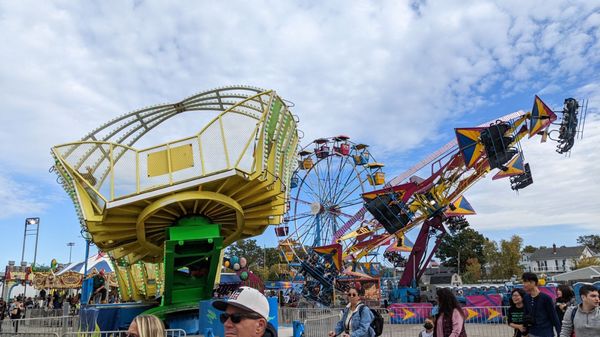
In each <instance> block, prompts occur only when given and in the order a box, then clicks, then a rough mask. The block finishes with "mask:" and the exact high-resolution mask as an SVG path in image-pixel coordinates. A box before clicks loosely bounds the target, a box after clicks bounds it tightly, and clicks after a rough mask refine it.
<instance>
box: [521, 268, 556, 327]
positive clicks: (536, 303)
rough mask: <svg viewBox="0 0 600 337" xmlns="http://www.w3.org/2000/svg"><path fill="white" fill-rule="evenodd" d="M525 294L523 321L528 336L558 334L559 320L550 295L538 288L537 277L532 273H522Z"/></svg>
mask: <svg viewBox="0 0 600 337" xmlns="http://www.w3.org/2000/svg"><path fill="white" fill-rule="evenodd" d="M521 279H522V281H523V289H524V290H525V292H526V293H527V295H525V312H524V316H523V321H524V323H525V326H526V327H527V330H528V331H529V337H554V332H553V331H552V330H553V329H554V331H556V334H557V335H558V334H560V326H561V322H560V321H559V320H558V315H557V314H556V310H555V309H554V302H553V301H552V297H550V296H549V295H546V294H544V293H542V292H540V290H539V289H538V286H537V285H538V278H537V275H535V274H534V273H523V276H522V277H521Z"/></svg>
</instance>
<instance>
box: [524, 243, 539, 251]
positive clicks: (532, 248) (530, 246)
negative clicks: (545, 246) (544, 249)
mask: <svg viewBox="0 0 600 337" xmlns="http://www.w3.org/2000/svg"><path fill="white" fill-rule="evenodd" d="M536 250H537V248H535V247H534V246H532V245H527V246H525V247H524V248H523V253H534V252H535V251H536Z"/></svg>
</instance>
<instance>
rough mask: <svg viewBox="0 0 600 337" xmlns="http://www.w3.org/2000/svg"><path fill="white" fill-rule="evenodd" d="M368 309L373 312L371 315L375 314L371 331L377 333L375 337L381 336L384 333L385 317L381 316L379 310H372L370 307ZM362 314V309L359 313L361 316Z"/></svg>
mask: <svg viewBox="0 0 600 337" xmlns="http://www.w3.org/2000/svg"><path fill="white" fill-rule="evenodd" d="M361 305H362V306H363V307H367V306H366V305H364V304H361ZM367 309H369V310H371V313H372V314H373V320H372V321H371V329H373V331H375V337H377V336H381V334H382V333H383V317H381V314H380V313H379V312H378V311H377V310H375V309H371V308H369V307H367ZM361 313H362V308H360V310H359V311H358V314H359V315H361Z"/></svg>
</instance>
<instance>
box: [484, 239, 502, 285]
mask: <svg viewBox="0 0 600 337" xmlns="http://www.w3.org/2000/svg"><path fill="white" fill-rule="evenodd" d="M483 256H484V257H485V261H488V262H487V264H485V265H484V269H485V276H486V277H487V278H491V279H497V278H500V273H501V272H500V268H499V263H498V261H499V259H500V251H499V250H498V244H496V241H492V240H488V241H486V243H485V245H484V246H483Z"/></svg>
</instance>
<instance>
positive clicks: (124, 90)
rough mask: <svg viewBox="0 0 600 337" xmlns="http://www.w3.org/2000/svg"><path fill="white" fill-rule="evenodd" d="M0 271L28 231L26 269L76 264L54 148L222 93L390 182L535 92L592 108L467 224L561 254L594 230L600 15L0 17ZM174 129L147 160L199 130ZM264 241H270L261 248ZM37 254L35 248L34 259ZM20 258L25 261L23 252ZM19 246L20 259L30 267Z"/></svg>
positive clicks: (507, 8) (159, 6) (368, 12)
mask: <svg viewBox="0 0 600 337" xmlns="http://www.w3.org/2000/svg"><path fill="white" fill-rule="evenodd" d="M0 31H1V32H2V34H0V44H2V45H3V46H4V48H3V52H2V53H0V88H1V90H0V153H1V154H2V156H1V157H0V158H1V159H0V160H1V162H0V164H1V165H0V200H2V201H1V202H0V233H1V235H0V263H5V262H6V261H8V260H17V261H18V260H19V259H20V252H21V244H22V236H23V223H24V220H25V218H26V217H30V216H37V217H40V218H41V226H40V242H39V251H38V261H39V262H41V263H45V264H49V262H50V260H51V259H52V258H57V259H58V260H59V261H66V260H67V259H68V253H69V250H68V248H67V246H66V243H67V242H69V241H74V242H76V243H77V245H76V246H75V247H74V249H73V255H74V259H82V258H83V247H84V244H83V240H82V239H81V238H80V236H79V225H78V222H77V219H76V217H75V214H74V210H73V207H72V205H71V204H70V201H69V200H68V198H67V196H66V195H65V193H64V192H63V191H62V190H61V188H60V186H59V185H58V184H57V183H56V182H55V176H54V175H53V174H51V173H49V172H48V168H49V167H50V166H51V165H52V162H51V157H50V153H49V152H50V148H51V147H52V146H53V145H56V144H61V143H65V142H69V141H74V140H77V139H80V138H81V137H83V136H84V135H85V134H86V133H87V132H89V131H90V130H92V129H94V128H96V127H98V126H100V125H102V124H103V123H105V122H107V121H109V120H111V119H112V118H114V117H116V116H119V115H122V114H124V113H126V112H128V111H132V110H136V109H139V108H142V107H145V106H148V105H154V104H158V103H163V102H174V101H177V100H180V99H182V98H184V97H187V96H189V95H192V94H194V93H196V92H200V91H204V90H208V89H211V88H214V87H220V86H225V85H232V84H247V85H253V86H258V87H263V88H272V89H275V90H277V92H278V93H279V94H280V95H281V96H282V97H284V98H286V99H288V100H290V101H293V102H294V103H295V107H294V108H293V112H294V113H295V114H297V115H298V116H299V118H300V129H301V130H302V131H303V132H304V134H305V135H306V136H305V141H307V140H310V139H314V138H317V137H321V136H331V135H337V134H347V135H349V136H351V137H352V139H354V140H355V141H360V142H364V143H368V144H370V145H371V146H372V152H373V154H374V155H375V157H376V158H377V159H378V161H382V162H384V163H386V172H387V173H388V176H395V175H397V174H399V173H401V172H403V170H405V169H407V168H409V167H410V166H412V165H413V164H414V163H416V162H418V161H419V160H420V159H421V158H423V157H425V156H426V155H428V154H429V153H431V152H433V151H434V150H436V149H437V148H438V147H440V146H441V145H443V144H445V143H446V142H447V141H449V140H450V139H451V138H452V137H453V128H454V127H459V126H474V125H477V124H480V123H483V122H486V121H488V120H491V119H494V118H496V117H498V116H502V115H504V114H507V113H509V112H513V111H516V110H519V109H523V110H528V109H530V108H531V106H532V101H533V97H534V95H535V94H539V95H540V96H541V97H542V98H543V99H544V100H545V101H546V103H548V104H549V105H550V106H552V107H554V108H558V107H560V106H561V105H562V101H563V99H564V98H566V97H569V96H573V97H577V98H581V97H585V98H589V99H590V110H589V112H590V114H589V116H588V121H587V125H586V132H585V138H584V139H583V140H582V141H581V142H578V143H577V144H576V145H575V148H574V150H573V152H572V154H571V157H570V158H565V157H564V156H560V155H558V154H556V153H555V152H554V145H553V144H549V143H546V144H537V143H534V142H531V141H529V142H528V141H525V142H523V143H524V144H523V146H524V149H525V155H526V157H527V158H528V160H529V161H530V162H531V164H532V169H533V175H534V179H535V183H534V185H532V186H530V187H529V188H527V189H525V190H523V191H522V192H521V193H520V194H519V195H518V196H517V195H515V193H514V192H512V191H510V188H509V186H508V182H507V181H494V182H491V179H490V177H488V178H487V179H486V180H484V181H482V182H480V183H479V184H477V185H476V186H475V187H474V188H472V189H471V190H470V191H469V192H468V193H467V197H468V198H469V201H470V202H471V204H472V205H473V206H474V207H475V209H476V210H477V211H478V215H476V216H474V217H471V218H470V222H471V224H472V225H473V226H474V227H475V228H476V229H477V230H479V231H481V232H483V233H484V235H486V236H488V237H490V238H492V239H494V240H499V239H503V238H508V237H510V236H511V235H512V234H519V235H521V236H523V238H524V239H525V243H526V244H533V245H546V246H549V245H551V244H552V243H557V244H559V245H561V244H564V245H574V244H575V239H576V238H577V236H578V235H584V234H591V233H598V229H599V228H600V226H599V225H598V224H597V220H598V219H600V201H599V200H600V199H598V197H597V196H598V193H597V191H598V190H600V180H599V179H598V178H599V173H598V172H600V169H598V167H600V151H598V144H600V131H599V130H600V115H599V107H600V98H599V94H600V75H598V74H600V72H599V70H600V67H599V64H600V62H599V61H600V52H599V51H600V4H598V3H595V2H592V1H497V2H494V1H427V2H424V1H381V2H377V3H371V2H358V1H357V2H348V1H328V2H325V3H323V2H316V1H314V2H299V1H285V2H284V1H252V2H244V1H231V2H229V1H228V2H211V1H187V2H177V3H176V4H170V3H168V2H158V1H154V2H143V1H139V2H132V3H127V2H118V1H102V2H97V3H90V2H53V1H47V2H33V1H19V2H8V1H3V2H0ZM197 124H198V122H197V120H195V119H194V116H188V115H186V116H185V117H182V118H181V120H177V121H174V122H173V123H170V124H169V125H168V126H165V127H164V128H162V129H161V130H160V131H157V132H156V133H152V134H151V136H152V137H150V138H149V139H148V140H147V142H148V144H146V145H151V144H159V143H162V142H164V141H166V140H171V139H175V138H178V137H179V136H183V135H189V134H192V133H193V132H195V131H197V130H198V129H200V127H201V126H202V125H197ZM265 237H266V240H267V241H268V242H274V236H273V234H272V231H271V230H269V231H268V234H266V236H265ZM32 241H33V240H31V243H32ZM28 246H29V245H28ZM32 246H33V245H31V247H28V254H26V260H28V261H31V260H32V258H33V252H32V251H31V249H30V248H32Z"/></svg>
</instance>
